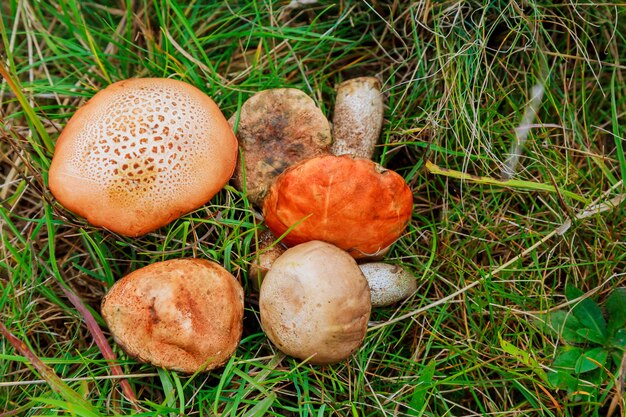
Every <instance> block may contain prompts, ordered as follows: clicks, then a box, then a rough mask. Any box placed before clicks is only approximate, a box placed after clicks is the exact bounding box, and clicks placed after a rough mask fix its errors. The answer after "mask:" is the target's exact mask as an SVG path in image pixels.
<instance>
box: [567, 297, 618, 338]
mask: <svg viewBox="0 0 626 417" xmlns="http://www.w3.org/2000/svg"><path fill="white" fill-rule="evenodd" d="M565 295H566V297H567V299H568V300H569V301H572V300H574V299H576V298H579V297H581V296H583V295H584V293H583V292H582V291H581V290H579V289H578V288H576V287H574V286H571V285H568V286H567V287H565ZM572 314H574V316H575V317H576V318H577V319H578V320H579V321H580V323H581V324H582V327H587V328H590V329H593V330H595V331H596V332H597V333H598V334H599V335H601V338H602V344H604V343H605V342H606V339H607V338H608V335H607V331H606V321H605V320H604V316H603V315H602V310H600V307H599V306H598V305H597V304H596V303H595V302H594V301H593V300H591V299H590V298H584V299H582V300H579V301H577V302H576V303H575V304H574V306H573V308H572Z"/></svg>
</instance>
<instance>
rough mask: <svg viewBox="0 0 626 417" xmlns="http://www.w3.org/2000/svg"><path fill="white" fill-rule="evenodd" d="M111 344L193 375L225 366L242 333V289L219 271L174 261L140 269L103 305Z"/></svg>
mask: <svg viewBox="0 0 626 417" xmlns="http://www.w3.org/2000/svg"><path fill="white" fill-rule="evenodd" d="M102 316H103V317H104V320H105V321H106V322H107V325H108V326H109V329H110V330H111V333H112V334H113V337H114V338H115V341H116V342H117V343H118V344H119V345H120V346H121V347H122V348H123V349H124V350H125V351H126V352H127V353H128V354H129V355H131V356H133V357H136V358H137V359H139V360H140V361H142V362H148V363H151V364H153V365H155V366H159V367H163V368H167V369H172V370H177V371H182V372H186V373H193V372H196V371H208V370H211V369H214V368H217V367H219V366H221V365H223V364H224V363H225V362H226V361H227V360H228V359H229V358H230V356H231V355H232V354H233V353H234V351H235V349H236V348H237V345H238V344H239V340H240V338H241V332H242V328H243V288H242V287H241V285H240V284H239V282H237V280H236V279H235V277H233V276H232V275H231V274H230V273H229V272H228V271H226V270H225V269H224V268H222V267H221V266H220V265H218V264H216V263H214V262H210V261H207V260H201V259H191V258H190V259H175V260H170V261H165V262H158V263H154V264H152V265H149V266H146V267H144V268H141V269H138V270H136V271H134V272H132V273H130V274H128V275H126V276H125V277H124V278H122V279H121V280H119V281H118V282H117V283H115V285H113V287H111V289H110V290H109V292H108V293H107V294H106V296H105V297H104V299H103V301H102Z"/></svg>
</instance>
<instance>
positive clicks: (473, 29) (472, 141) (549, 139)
mask: <svg viewBox="0 0 626 417" xmlns="http://www.w3.org/2000/svg"><path fill="white" fill-rule="evenodd" d="M287 4H288V2H286V1H279V2H271V1H269V0H268V1H252V2H203V1H195V2H190V4H189V5H188V4H187V2H177V1H176V0H154V1H149V0H143V1H140V0H125V1H122V0H120V1H115V2H113V1H110V2H82V1H78V0H51V1H46V2H34V1H28V0H19V1H18V0H7V1H3V2H2V5H0V11H1V13H2V18H1V20H0V22H1V26H0V35H1V39H0V58H1V61H2V63H1V66H0V68H2V73H1V74H2V77H3V79H2V83H1V84H0V103H1V104H0V135H1V137H2V140H1V141H0V160H1V161H2V165H1V168H0V201H1V202H2V204H1V206H0V240H1V243H0V289H1V290H2V291H1V292H0V321H1V322H2V323H4V325H5V326H6V327H7V328H8V330H9V331H10V332H11V333H12V334H13V335H15V336H16V337H17V338H18V339H20V340H21V341H23V342H24V343H26V344H27V346H28V348H29V349H30V350H31V352H32V353H34V354H35V355H36V357H37V358H38V359H40V360H41V362H42V364H44V365H46V366H47V367H49V368H51V369H52V370H53V371H54V372H55V373H56V374H57V375H58V376H59V377H61V378H62V379H63V381H65V384H67V388H68V389H69V390H71V392H73V393H75V394H78V396H76V395H74V394H71V395H65V396H64V395H62V393H61V394H60V393H59V391H58V389H55V385H54V384H50V383H46V382H45V381H44V382H41V381H39V379H40V378H41V375H40V372H41V370H40V371H38V372H37V371H35V370H34V368H33V367H32V366H31V365H30V364H29V361H28V357H27V355H25V354H24V353H23V352H20V351H17V350H15V349H14V348H13V347H12V346H11V345H10V344H9V343H8V339H6V338H0V416H9V415H24V416H35V415H80V416H83V415H98V414H99V415H111V414H116V413H117V414H128V413H131V412H133V406H132V404H131V402H129V401H128V399H126V398H124V397H123V395H122V392H121V388H120V385H119V384H118V383H116V380H117V379H116V378H115V377H112V375H113V374H112V372H111V368H110V366H109V364H108V363H107V361H106V360H105V359H104V357H103V356H102V353H101V351H100V349H99V348H98V347H97V345H96V344H95V343H94V341H93V338H92V336H91V335H90V333H89V332H88V330H87V326H86V325H85V316H84V315H83V314H81V313H80V312H79V310H77V309H76V308H75V307H74V306H73V305H72V303H71V301H70V300H69V299H68V298H67V297H66V295H65V293H64V291H63V288H64V287H68V288H70V289H71V291H73V292H74V293H75V294H77V295H78V296H79V297H80V298H81V299H82V300H83V302H84V303H85V304H86V305H87V307H88V308H89V309H90V311H91V313H92V314H93V315H94V317H95V319H96V321H97V322H98V323H99V324H100V326H101V327H102V328H103V329H104V331H105V334H107V336H108V337H109V341H110V342H111V343H113V341H112V338H111V337H110V335H109V334H108V333H106V327H105V325H104V322H103V321H102V319H101V317H100V316H99V313H98V311H99V302H100V300H101V298H102V296H103V294H104V293H105V292H106V290H107V288H109V287H110V286H111V285H112V284H113V283H114V282H115V281H116V280H117V279H119V278H120V277H122V276H123V275H125V274H127V273H129V272H130V271H133V270H135V269H137V268H139V267H141V266H144V265H147V264H150V263H153V262H156V261H160V260H164V259H171V258H178V257H187V256H197V257H203V258H208V259H212V260H214V261H216V262H219V263H221V264H223V265H224V266H225V267H226V268H227V269H228V270H230V271H231V272H232V273H233V274H234V275H236V276H237V277H238V279H240V280H241V282H242V283H243V284H244V287H245V288H247V287H248V285H247V284H248V277H247V272H246V271H247V268H248V265H249V262H250V261H251V259H252V257H251V252H252V251H253V248H254V245H255V239H256V236H257V233H258V231H259V230H260V228H262V227H263V226H262V222H261V221H260V220H259V216H258V215H257V212H256V210H255V209H254V208H253V207H252V206H251V205H250V204H249V202H248V201H247V199H246V196H245V195H243V194H242V193H240V192H239V191H237V190H235V189H233V188H231V187H226V188H225V189H224V190H223V191H222V192H220V193H219V194H218V195H217V196H216V197H215V198H214V199H213V200H212V201H211V202H210V204H208V205H206V206H204V207H202V208H201V209H198V210H197V211H195V212H194V213H191V214H188V215H186V216H183V217H182V218H180V219H178V220H176V221H175V222H173V223H172V224H170V225H169V226H167V227H164V228H162V229H160V230H158V231H156V232H154V233H150V234H148V235H146V236H143V237H141V238H138V239H130V238H126V237H122V236H118V235H115V234H112V233H109V232H106V231H104V230H100V229H97V228H94V227H91V226H90V225H88V224H87V223H86V222H85V221H84V220H83V219H81V218H79V217H77V216H75V215H73V214H72V213H70V212H68V211H67V210H65V209H64V208H63V207H62V206H60V205H59V204H58V203H56V202H55V200H54V199H53V198H52V196H51V194H50V193H49V191H48V190H47V187H46V181H47V168H48V166H49V164H50V160H51V157H52V152H53V148H54V142H55V140H56V139H57V137H58V135H59V132H60V131H61V129H62V128H63V126H64V124H65V123H66V122H67V120H68V118H69V117H70V116H71V115H72V114H73V113H74V111H75V110H76V109H77V108H78V106H80V105H81V104H82V103H83V102H84V101H85V100H86V99H87V98H88V97H90V96H92V95H93V94H95V92H97V91H98V90H99V89H101V88H103V87H104V86H106V85H108V84H109V83H111V82H114V81H117V80H121V79H125V78H129V77H138V76H140V77H148V76H154V77H173V78H176V79H180V80H184V81H187V82H189V83H191V84H193V85H195V86H197V87H199V88H200V89H202V90H203V91H205V92H206V93H207V94H209V95H210V96H211V97H213V98H214V100H215V101H216V102H217V103H218V104H219V106H220V107H221V109H222V110H223V112H224V114H225V115H226V116H227V117H230V115H232V114H233V113H235V112H236V111H237V109H238V108H239V107H240V106H241V104H242V103H243V102H244V101H245V100H246V99H247V98H248V97H250V96H251V95H252V94H253V93H255V92H257V91H259V90H262V89H267V88H276V87H294V88H298V89H301V90H303V91H305V92H306V93H307V94H309V95H310V96H311V97H312V98H313V99H314V100H315V101H316V102H317V104H318V105H319V106H320V108H321V109H322V110H323V111H324V112H325V113H326V114H327V115H328V116H329V117H330V116H331V115H332V109H333V101H334V87H335V86H336V84H337V83H338V82H340V81H341V80H344V79H347V78H350V77H354V76H359V75H377V76H379V77H380V78H381V80H383V88H384V93H385V97H386V113H385V125H384V129H383V134H382V138H381V145H380V146H379V149H378V151H377V153H376V160H377V161H378V162H380V163H382V164H383V165H385V166H387V167H389V168H393V169H395V170H396V171H397V172H399V173H400V174H401V175H403V176H404V178H405V179H406V181H407V183H408V184H409V185H410V186H411V188H412V190H413V193H414V196H415V210H414V216H413V219H412V222H411V224H410V225H409V227H408V228H407V230H406V233H405V234H404V235H403V236H402V238H401V239H400V240H399V241H398V242H397V243H396V244H395V245H394V246H393V248H392V250H391V252H390V254H389V255H388V261H389V262H394V263H399V264H402V265H403V266H404V267H406V268H407V269H409V270H410V271H411V272H412V273H413V274H414V275H415V277H416V280H418V282H419V290H418V292H417V293H416V294H415V295H414V296H412V297H411V298H410V299H409V300H407V301H406V302H404V303H401V304H399V305H395V306H392V307H388V308H382V309H377V310H376V311H374V312H373V315H372V317H371V320H372V322H373V326H372V327H371V329H370V331H369V333H368V336H367V338H366V340H365V342H364V344H363V346H362V348H361V349H360V350H359V351H358V352H357V353H355V354H354V355H353V357H352V358H350V359H349V360H348V361H345V362H343V363H340V364H336V365H332V366H327V367H320V366H311V365H308V364H306V363H304V364H303V363H300V362H299V361H297V360H294V359H291V358H288V357H284V356H283V355H281V354H280V353H279V352H277V351H276V349H275V348H274V347H273V346H272V345H271V344H270V343H269V342H268V340H267V338H266V337H265V336H264V335H263V333H262V332H261V329H260V326H259V321H258V305H257V302H256V300H257V299H258V296H257V294H255V293H253V292H251V291H250V290H249V289H248V288H247V289H248V292H247V306H246V318H245V329H244V335H243V340H242V342H241V344H240V347H239V349H238V350H237V352H236V354H235V356H234V357H233V358H232V360H231V361H230V362H229V363H228V364H227V365H226V366H225V367H224V368H223V369H220V370H217V371H214V372H211V373H209V374H200V375H195V376H192V377H188V376H185V375H180V374H177V373H175V372H169V371H163V370H160V369H155V368H153V367H151V366H149V365H145V364H140V363H137V362H136V361H134V360H133V359H131V358H128V357H127V356H125V355H124V353H123V352H121V351H120V349H119V348H118V347H116V346H115V347H114V350H115V351H116V353H117V354H118V355H119V358H120V359H119V363H120V366H121V368H122V370H123V373H124V374H125V376H126V377H127V379H128V381H129V382H130V385H131V387H132V389H133V390H134V392H135V393H136V395H137V397H138V399H139V405H140V407H141V410H142V411H141V413H142V414H141V415H145V416H156V415H189V416H199V415H218V414H220V415H233V416H253V415H264V414H266V415H276V416H281V415H302V416H308V415H345V416H356V415H359V416H360V415H367V416H381V415H394V416H396V415H397V416H404V415H411V416H444V415H445V416H455V415H468V416H470V415H471V416H512V415H516V416H517V415H520V416H535V415H542V416H577V415H592V416H593V415H598V416H600V415H607V413H609V412H611V411H610V410H611V406H610V404H611V403H612V402H615V401H616V404H617V408H615V411H614V415H622V414H620V413H624V408H625V405H626V404H625V403H624V400H623V398H622V393H623V388H624V387H623V382H622V383H620V379H619V375H612V376H610V377H609V378H607V379H606V380H604V381H602V382H601V383H598V384H597V385H596V386H594V387H591V388H590V389H589V390H588V392H583V393H579V394H581V395H578V396H571V395H569V394H568V393H567V392H566V390H563V389H559V388H557V387H554V386H551V385H550V383H549V382H548V381H546V380H545V379H544V377H543V376H544V373H546V372H549V369H550V366H551V363H552V359H553V358H554V356H555V352H556V351H557V348H558V347H559V346H560V345H561V341H560V340H559V338H558V337H557V336H555V335H554V334H552V333H550V332H547V331H546V330H545V326H542V325H541V323H539V318H540V317H541V315H542V314H543V313H545V312H547V311H548V310H556V309H563V308H567V306H566V305H565V301H566V300H565V296H564V288H565V285H568V284H569V285H573V286H576V287H578V288H580V289H582V290H583V291H584V292H585V293H586V294H587V295H588V296H593V297H594V298H595V299H598V300H600V301H602V300H604V299H606V298H607V297H608V294H610V292H611V290H612V289H614V288H617V287H622V286H625V285H626V282H625V281H626V275H625V272H626V270H625V265H626V251H625V250H624V241H625V239H624V233H623V231H624V230H626V209H624V207H623V206H621V205H620V204H614V205H610V204H605V205H604V206H602V209H600V210H594V205H596V204H603V203H607V202H611V201H614V202H618V203H620V202H621V200H622V198H621V197H622V196H623V193H624V179H625V178H626V157H625V156H624V152H623V148H624V145H623V139H624V137H626V87H625V86H626V82H625V77H626V58H625V57H624V54H623V50H624V44H625V43H626V40H625V39H624V34H626V24H625V22H624V20H625V18H626V12H625V10H626V9H625V8H624V5H619V4H612V3H596V4H591V3H580V4H578V3H575V2H559V1H550V2H533V1H528V2H505V1H493V2H490V3H489V4H487V5H486V4H483V2H475V1H463V2H461V1H444V2H430V1H424V2H414V3H412V4H410V5H409V4H407V2H400V1H389V2H357V1H354V2H353V1H343V2H320V3H315V4H312V5H306V6H302V7H298V8H290V7H288V6H287ZM536 86H539V87H540V88H542V90H543V98H542V100H541V103H540V104H539V106H538V109H537V114H536V115H532V116H533V117H532V120H531V121H529V122H528V123H530V124H531V128H530V130H529V132H528V136H527V138H525V139H526V142H525V146H523V147H522V148H521V149H520V150H521V152H520V158H519V163H518V164H517V165H516V166H515V167H514V172H515V173H514V175H513V177H512V180H513V181H510V182H502V181H500V180H502V179H503V177H502V172H503V170H504V169H505V168H506V166H505V164H506V163H507V160H508V158H509V153H510V150H511V149H512V145H513V144H514V143H515V142H516V141H517V140H518V139H519V135H520V134H519V133H518V136H516V128H518V126H519V125H520V123H522V121H523V120H524V115H525V113H527V111H526V109H527V107H528V104H529V102H530V101H531V98H532V92H533V88H534V87H536ZM517 132H519V130H517ZM513 149H514V147H513ZM427 161H430V162H431V163H432V164H435V165H436V166H438V167H440V168H443V169H444V170H440V171H436V172H431V171H429V170H428V169H427ZM445 169H447V171H445ZM472 176H478V177H484V178H483V179H482V180H481V181H476V178H475V177H472ZM485 178H487V179H488V181H487V182H485V181H484V179H485ZM529 186H530V188H529ZM574 196H577V197H578V198H573V197H574ZM595 208H596V209H597V206H595ZM564 224H566V226H567V225H568V226H569V227H563V225H564ZM49 381H50V379H49V380H48V382H49ZM622 381H623V379H622ZM56 388H58V386H57V387H56ZM68 392H69V391H68ZM79 399H82V400H79ZM83 402H84V403H85V404H87V405H88V406H85V405H84V403H83ZM72 413H73V414H72Z"/></svg>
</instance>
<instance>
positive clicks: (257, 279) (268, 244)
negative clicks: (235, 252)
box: [248, 230, 286, 292]
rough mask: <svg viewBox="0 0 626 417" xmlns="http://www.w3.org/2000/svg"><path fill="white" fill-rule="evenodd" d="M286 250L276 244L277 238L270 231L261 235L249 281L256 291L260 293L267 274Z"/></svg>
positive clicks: (249, 271)
mask: <svg viewBox="0 0 626 417" xmlns="http://www.w3.org/2000/svg"><path fill="white" fill-rule="evenodd" d="M285 250H286V249H285V247H284V246H283V245H282V244H280V243H276V237H274V235H273V234H272V232H270V231H269V230H264V231H262V232H261V233H259V240H258V245H257V251H256V252H255V253H254V259H253V260H252V262H251V263H250V267H249V268H248V281H249V282H250V283H251V284H252V288H253V289H254V290H255V291H257V292H258V291H259V289H260V288H261V283H262V282H263V278H265V274H267V271H269V270H270V268H271V266H272V264H273V263H274V261H275V260H276V259H277V258H278V257H279V256H280V255H282V254H283V253H284V252H285Z"/></svg>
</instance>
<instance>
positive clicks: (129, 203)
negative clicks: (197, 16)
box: [49, 78, 237, 236]
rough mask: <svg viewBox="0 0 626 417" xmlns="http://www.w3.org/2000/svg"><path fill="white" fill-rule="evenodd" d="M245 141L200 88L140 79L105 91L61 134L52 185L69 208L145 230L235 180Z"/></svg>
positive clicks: (100, 221)
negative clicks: (241, 142) (239, 150)
mask: <svg viewBox="0 0 626 417" xmlns="http://www.w3.org/2000/svg"><path fill="white" fill-rule="evenodd" d="M236 159H237V139H236V137H235V135H234V133H233V131H232V129H231V128H230V126H229V124H228V121H227V120H226V118H225V117H224V115H223V114H222V112H221V111H220V109H219V108H218V106H217V105H216V104H215V102H214V101H213V100H212V99H211V98H209V97H208V96H207V95H206V94H204V93H203V92H202V91H200V90H199V89H197V88H196V87H194V86H192V85H190V84H187V83H184V82H182V81H176V80H171V79H160V78H136V79H129V80H125V81H120V82H116V83H114V84H111V85H110V86H108V87H106V88H105V89H104V90H102V91H100V92H98V93H97V94H96V95H95V96H93V97H92V98H91V99H90V100H89V101H88V102H87V103H85V105H83V106H82V107H81V108H80V109H79V110H78V111H77V112H76V113H75V114H74V116H73V117H72V118H71V119H70V121H69V122H68V124H67V126H66V127H65V129H64V130H63V132H62V133H61V135H60V137H59V139H58V141H57V144H56V149H55V152H54V157H53V160H52V164H51V166H50V172H49V187H50V190H51V192H52V194H53V195H54V196H55V198H56V199H57V200H58V201H59V202H60V203H61V204H62V205H63V206H65V207H66V208H67V209H69V210H71V211H73V212H74V213H76V214H79V215H81V216H83V217H85V218H86V219H87V221H88V222H89V223H91V224H92V225H94V226H101V227H104V228H106V229H109V230H111V231H114V232H117V233H120V234H122V235H126V236H140V235H143V234H145V233H148V232H150V231H153V230H155V229H157V228H159V227H161V226H164V225H166V224H168V223H170V222H171V221H173V220H175V219H176V218H178V217H180V216H181V215H183V214H186V213H188V212H190V211H193V210H195V209H196V208H198V207H200V206H202V205H203V204H205V203H207V202H208V201H209V200H210V199H211V198H212V197H213V196H214V195H215V194H216V193H217V192H218V191H219V190H221V189H222V188H223V186H224V185H225V184H226V183H227V182H228V180H229V179H230V177H231V175H232V173H233V170H234V168H235V162H236Z"/></svg>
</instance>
